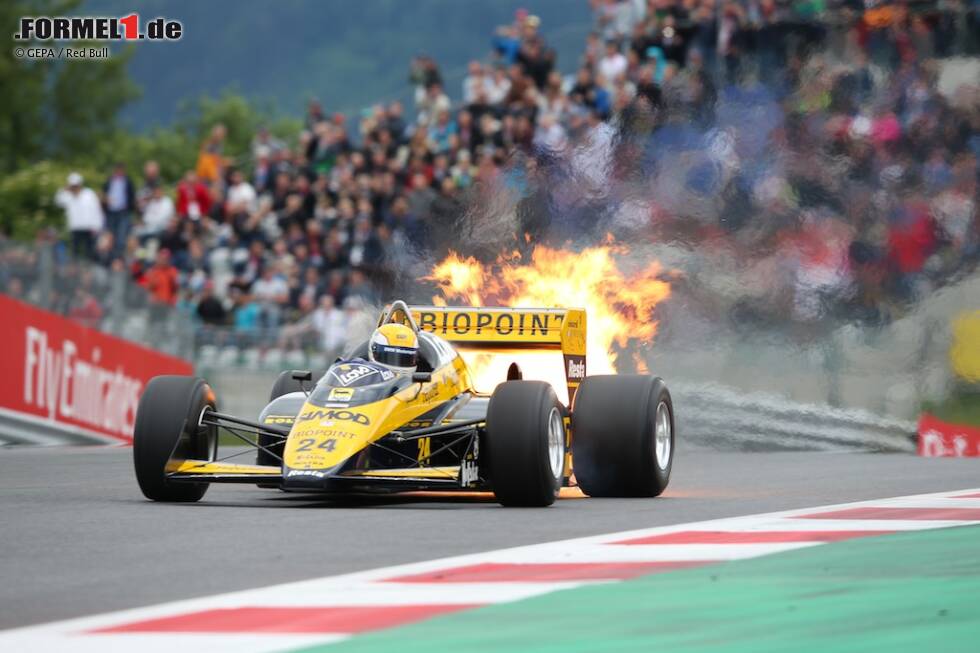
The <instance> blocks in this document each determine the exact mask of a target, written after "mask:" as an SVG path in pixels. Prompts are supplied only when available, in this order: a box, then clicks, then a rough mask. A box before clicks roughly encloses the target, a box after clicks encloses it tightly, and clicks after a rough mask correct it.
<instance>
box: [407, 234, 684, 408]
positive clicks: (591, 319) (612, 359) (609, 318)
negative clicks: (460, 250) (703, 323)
mask: <svg viewBox="0 0 980 653" xmlns="http://www.w3.org/2000/svg"><path fill="white" fill-rule="evenodd" d="M625 254H628V249H627V248H626V247H624V246H622V245H615V244H612V242H611V239H609V240H608V241H607V244H604V245H598V246H595V247H589V248H586V249H583V250H582V251H579V252H574V251H568V250H562V249H552V248H550V247H545V246H541V245H539V246H537V247H535V248H534V250H533V252H532V254H531V260H530V262H529V263H525V262H524V261H523V260H522V258H521V256H520V254H519V253H517V252H514V253H513V254H511V255H510V256H502V257H500V258H499V259H498V260H497V262H496V263H494V264H492V265H484V264H482V263H480V262H479V261H477V260H476V259H474V258H472V257H469V258H463V257H461V256H460V255H458V254H456V253H454V252H453V253H450V254H449V256H447V257H446V259H445V260H443V261H442V262H441V263H439V264H437V265H436V266H435V267H434V268H433V270H432V274H430V275H429V276H428V277H426V279H427V280H430V281H435V282H436V284H437V285H438V287H439V291H440V293H441V294H440V295H437V296H435V297H433V298H432V301H433V303H434V304H436V305H440V306H445V305H446V304H447V303H461V302H462V303H467V304H469V305H471V306H510V307H527V308H557V307H568V308H584V309H585V310H586V313H587V319H588V321H587V330H588V334H587V353H588V356H587V365H588V373H589V374H612V373H615V372H616V362H617V358H618V356H619V351H618V349H621V348H626V347H628V346H630V345H631V344H636V343H639V344H649V343H652V342H653V339H654V336H655V335H656V333H657V321H656V320H655V319H654V318H653V312H654V308H655V307H656V306H657V304H659V303H660V302H662V301H663V300H664V299H666V298H667V297H668V296H669V295H670V284H669V283H667V282H666V281H664V280H662V279H661V278H660V275H661V271H662V270H661V267H660V265H659V263H657V262H652V263H648V264H647V265H646V266H645V267H642V268H640V269H638V270H635V271H630V272H628V273H626V272H624V271H623V270H621V269H620V267H619V265H617V261H616V257H617V256H623V255H625ZM463 356H464V358H465V359H466V362H467V364H468V365H469V367H470V370H471V371H472V372H473V376H474V380H475V383H476V387H477V388H478V389H480V390H482V391H487V392H489V391H492V390H493V388H494V387H495V386H496V385H497V384H498V383H500V382H501V381H503V380H504V379H505V378H506V374H507V367H508V366H509V365H510V363H511V362H517V363H518V365H520V367H521V369H522V371H523V373H524V378H531V379H540V380H544V381H548V382H550V383H551V384H552V386H554V388H555V391H556V392H557V393H558V396H559V398H563V399H566V400H567V394H566V392H567V391H566V386H565V376H564V370H563V361H562V357H561V356H560V355H557V356H556V355H555V354H554V353H548V352H514V353H511V352H508V353H506V354H502V353H498V354H490V353H485V352H479V353H475V352H466V351H465V350H464V351H463ZM634 362H635V365H636V367H637V369H638V371H640V372H645V371H646V370H645V367H646V366H645V365H644V364H643V361H642V360H641V359H640V358H639V357H638V356H634Z"/></svg>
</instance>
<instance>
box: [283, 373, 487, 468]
mask: <svg viewBox="0 0 980 653" xmlns="http://www.w3.org/2000/svg"><path fill="white" fill-rule="evenodd" d="M471 387H472V382H471V380H470V378H469V372H468V371H467V370H466V364H465V363H464V362H463V359H462V358H459V357H458V356H457V357H456V358H454V359H453V360H452V362H451V363H450V364H449V365H446V366H444V367H442V368H441V369H439V370H436V371H435V372H433V373H432V380H431V381H429V382H428V383H414V384H412V385H410V386H408V387H407V388H405V389H403V390H400V391H399V392H397V393H396V394H394V395H392V396H391V397H388V398H387V399H382V400H380V401H375V402H373V403H369V404H362V405H360V406H351V407H343V406H341V407H338V406H337V405H336V404H332V407H328V408H325V407H321V406H315V405H313V404H311V403H309V402H307V403H305V404H304V405H303V408H302V410H300V413H299V416H298V417H297V418H296V421H295V422H294V423H293V426H292V430H291V431H290V433H289V438H288V439H287V440H286V450H285V456H284V457H283V462H284V463H285V464H286V466H287V467H288V468H290V469H321V470H322V469H329V468H331V467H334V466H335V465H339V464H340V463H342V462H344V461H345V460H347V459H348V458H350V457H351V456H353V455H354V454H356V453H357V452H359V451H361V450H362V449H364V448H365V447H366V446H368V445H369V444H370V443H372V442H375V441H377V440H380V439H381V438H383V437H384V436H386V435H388V433H390V432H391V431H393V430H395V429H398V428H399V427H401V426H403V425H404V424H406V423H407V422H411V421H412V420H414V419H417V418H418V417H419V416H420V415H424V414H425V413H427V412H429V411H430V410H433V409H434V408H438V407H439V406H441V405H442V404H443V403H445V402H446V401H448V400H450V399H452V398H453V397H456V396H457V395H459V394H461V393H463V392H466V391H467V390H469V389H470V388H471Z"/></svg>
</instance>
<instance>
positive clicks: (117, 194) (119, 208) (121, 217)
mask: <svg viewBox="0 0 980 653" xmlns="http://www.w3.org/2000/svg"><path fill="white" fill-rule="evenodd" d="M102 196H103V205H104V207H105V217H106V227H107V228H108V229H109V231H111V232H112V235H113V237H114V239H115V241H116V243H119V244H120V245H121V244H122V243H124V242H126V238H127V237H128V236H129V229H130V227H131V226H132V221H133V212H134V211H135V210H136V188H135V186H134V185H133V180H132V179H130V177H129V175H128V174H126V166H125V165H123V164H122V163H117V164H116V165H115V166H114V167H113V169H112V173H111V174H110V175H109V178H108V179H107V180H106V182H105V184H104V185H103V187H102Z"/></svg>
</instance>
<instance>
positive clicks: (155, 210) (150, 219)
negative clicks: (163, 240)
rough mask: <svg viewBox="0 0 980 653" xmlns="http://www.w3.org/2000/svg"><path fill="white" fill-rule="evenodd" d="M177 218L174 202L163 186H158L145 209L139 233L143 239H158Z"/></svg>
mask: <svg viewBox="0 0 980 653" xmlns="http://www.w3.org/2000/svg"><path fill="white" fill-rule="evenodd" d="M176 216H177V212H176V211H175V209H174V201H173V200H172V199H170V196H169V195H167V194H166V193H165V192H164V190H163V186H157V187H156V188H154V189H153V193H152V194H151V195H150V199H149V200H148V201H147V202H146V208H144V209H143V218H142V224H141V225H140V228H139V229H138V232H137V233H138V235H139V236H140V238H141V239H146V238H154V237H157V236H159V235H160V234H162V233H163V232H164V230H165V229H166V228H167V226H168V225H169V224H170V223H171V221H173V220H174V219H175V218H176Z"/></svg>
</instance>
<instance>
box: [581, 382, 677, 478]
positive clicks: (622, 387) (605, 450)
mask: <svg viewBox="0 0 980 653" xmlns="http://www.w3.org/2000/svg"><path fill="white" fill-rule="evenodd" d="M572 434H573V438H572V461H573V471H574V472H575V478H576V480H577V481H578V485H579V488H580V489H581V490H582V491H583V492H585V493H586V494H588V495H589V496H591V497H655V496H658V495H659V494H661V493H662V492H663V491H664V490H665V489H667V483H668V482H670V471H671V468H672V467H673V462H674V405H673V403H672V402H671V400H670V393H669V392H668V391H667V386H666V385H665V384H664V382H663V380H662V379H660V378H658V377H653V376H648V375H616V376H590V377H586V378H585V380H583V381H582V385H580V386H579V388H578V391H577V392H576V393H575V404H574V406H573V407H572Z"/></svg>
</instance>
